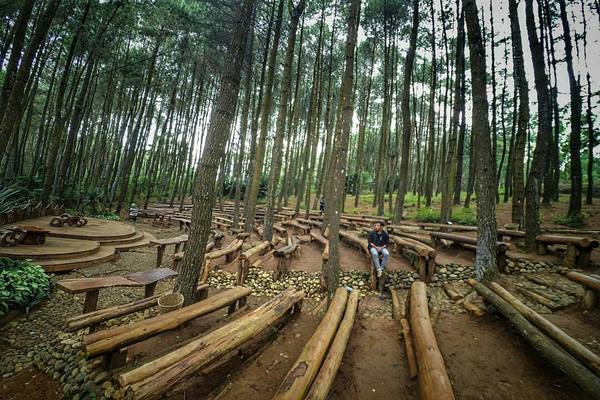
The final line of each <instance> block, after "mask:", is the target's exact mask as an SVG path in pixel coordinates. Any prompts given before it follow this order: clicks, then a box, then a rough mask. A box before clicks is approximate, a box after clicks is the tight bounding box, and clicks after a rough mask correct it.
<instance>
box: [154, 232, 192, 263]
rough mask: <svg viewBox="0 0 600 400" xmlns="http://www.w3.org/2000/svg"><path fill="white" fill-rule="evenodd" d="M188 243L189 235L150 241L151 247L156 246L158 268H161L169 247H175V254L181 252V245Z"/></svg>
mask: <svg viewBox="0 0 600 400" xmlns="http://www.w3.org/2000/svg"><path fill="white" fill-rule="evenodd" d="M187 241H188V235H180V236H176V237H172V238H167V239H153V240H151V241H150V244H151V245H154V246H156V268H160V267H161V266H162V263H163V258H164V256H165V249H166V248H167V246H170V245H175V251H174V252H173V253H177V252H179V249H180V247H181V245H182V244H183V245H184V247H185V244H186V243H187Z"/></svg>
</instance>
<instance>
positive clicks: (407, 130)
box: [394, 0, 419, 223]
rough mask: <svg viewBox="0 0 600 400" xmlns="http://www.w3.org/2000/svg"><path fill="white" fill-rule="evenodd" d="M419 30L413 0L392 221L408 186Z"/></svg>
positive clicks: (400, 213)
mask: <svg viewBox="0 0 600 400" xmlns="http://www.w3.org/2000/svg"><path fill="white" fill-rule="evenodd" d="M418 31H419V0H413V16H412V27H411V31H410V44H409V47H408V52H407V53H406V58H405V60H404V78H403V82H402V160H401V162H400V183H399V185H398V195H397V197H396V209H395V210H394V223H399V222H400V220H401V219H402V218H403V214H404V196H405V195H406V190H407V187H408V158H409V157H410V137H411V133H412V123H411V121H410V108H409V100H410V81H411V77H412V70H413V66H414V60H415V53H416V47H417V34H418Z"/></svg>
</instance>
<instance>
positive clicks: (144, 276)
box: [127, 268, 177, 285]
mask: <svg viewBox="0 0 600 400" xmlns="http://www.w3.org/2000/svg"><path fill="white" fill-rule="evenodd" d="M173 276H177V272H175V271H173V270H172V269H171V268H154V269H150V270H148V271H143V272H134V273H131V274H129V275H127V279H129V280H132V281H134V282H137V283H139V284H140V285H148V284H150V283H155V282H158V281H161V280H163V279H167V278H171V277H173Z"/></svg>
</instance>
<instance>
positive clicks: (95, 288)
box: [56, 276, 142, 314]
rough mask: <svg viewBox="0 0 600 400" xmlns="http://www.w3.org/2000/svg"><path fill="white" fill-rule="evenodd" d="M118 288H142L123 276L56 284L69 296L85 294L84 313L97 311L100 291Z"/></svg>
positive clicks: (82, 279)
mask: <svg viewBox="0 0 600 400" xmlns="http://www.w3.org/2000/svg"><path fill="white" fill-rule="evenodd" d="M116 286H125V287H127V286H129V287H135V286H142V284H140V283H139V282H136V281H132V280H130V279H127V278H125V277H123V276H105V277H102V278H72V279H63V280H61V281H58V282H56V287H57V288H59V289H60V290H62V291H63V292H66V293H69V294H78V293H85V302H84V304H83V313H84V314H85V313H89V312H92V311H94V310H96V307H97V306H98V295H99V294H100V289H105V288H109V287H116Z"/></svg>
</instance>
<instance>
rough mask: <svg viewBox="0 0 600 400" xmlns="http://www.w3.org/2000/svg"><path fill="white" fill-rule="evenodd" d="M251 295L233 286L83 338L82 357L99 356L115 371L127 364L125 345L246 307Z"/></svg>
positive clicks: (247, 291)
mask: <svg viewBox="0 0 600 400" xmlns="http://www.w3.org/2000/svg"><path fill="white" fill-rule="evenodd" d="M251 292H252V291H251V290H250V289H248V288H244V287H235V288H232V289H228V290H225V291H223V292H221V293H218V294H216V295H214V296H211V297H209V298H207V299H205V300H201V301H199V302H197V303H194V304H192V305H189V306H186V307H183V308H180V309H179V310H175V311H171V312H168V313H166V314H161V315H158V316H156V317H152V318H148V319H145V320H142V321H138V322H134V323H132V324H127V325H123V326H119V327H115V328H111V329H107V330H103V331H99V332H95V333H92V334H90V335H86V336H85V337H84V339H83V342H84V345H85V355H86V357H88V358H94V357H98V356H102V357H104V364H105V366H106V367H107V368H108V369H113V368H118V367H120V366H122V365H123V364H125V363H126V361H127V346H130V345H132V344H135V343H138V342H141V341H143V340H146V339H148V338H151V337H153V336H156V335H159V334H161V333H163V332H167V331H170V330H173V329H176V328H178V327H180V326H182V325H183V324H185V323H186V322H188V321H191V320H192V319H195V318H198V317H201V316H204V315H207V314H210V313H212V312H214V311H217V310H219V309H221V308H224V307H228V313H229V314H231V313H232V312H234V311H235V307H236V304H239V305H240V307H241V306H242V305H243V304H245V299H246V296H248V295H249V294H250V293H251Z"/></svg>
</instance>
